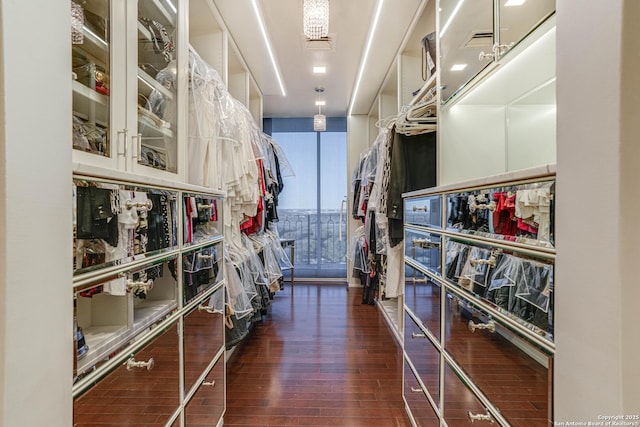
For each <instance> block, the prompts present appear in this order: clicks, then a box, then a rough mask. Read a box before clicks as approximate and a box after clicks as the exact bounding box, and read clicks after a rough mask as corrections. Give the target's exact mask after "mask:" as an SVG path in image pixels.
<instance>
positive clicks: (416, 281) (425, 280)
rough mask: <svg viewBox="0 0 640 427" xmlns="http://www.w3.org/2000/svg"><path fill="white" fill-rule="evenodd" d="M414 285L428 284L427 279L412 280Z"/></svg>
mask: <svg viewBox="0 0 640 427" xmlns="http://www.w3.org/2000/svg"><path fill="white" fill-rule="evenodd" d="M411 281H412V282H413V283H427V281H428V280H427V278H426V277H423V278H422V279H411Z"/></svg>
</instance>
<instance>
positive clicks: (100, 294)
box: [74, 257, 178, 376]
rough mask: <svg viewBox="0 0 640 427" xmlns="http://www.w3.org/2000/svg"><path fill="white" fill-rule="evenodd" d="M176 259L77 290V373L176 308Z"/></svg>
mask: <svg viewBox="0 0 640 427" xmlns="http://www.w3.org/2000/svg"><path fill="white" fill-rule="evenodd" d="M176 261H177V259H176V258H175V257H172V258H168V259H167V260H159V261H157V262H156V263H154V264H149V265H147V266H145V267H142V268H138V269H135V270H131V271H129V272H127V273H123V274H119V275H117V277H116V278H114V279H112V280H108V281H105V282H101V283H99V284H96V285H93V286H90V287H83V288H79V289H77V290H76V291H75V292H74V298H75V314H76V319H75V320H76V324H77V326H78V333H77V334H76V335H77V337H78V340H79V341H80V342H79V344H78V351H77V374H78V375H80V376H83V375H84V374H85V373H87V372H90V371H92V370H93V369H94V368H96V367H98V366H99V365H100V364H103V363H105V362H106V361H108V360H109V359H110V358H112V357H113V356H115V355H116V354H118V353H119V352H120V351H123V350H124V349H126V345H127V343H128V342H129V341H130V340H131V339H132V338H134V337H135V336H136V335H137V334H139V333H140V332H142V331H144V330H145V329H147V328H150V327H152V326H153V325H155V324H157V323H159V322H161V321H162V320H163V319H164V318H165V317H166V316H167V315H168V314H170V313H171V312H172V311H173V310H175V308H176V307H177V293H178V289H177V281H176V278H175V277H174V275H173V272H175V266H176ZM83 343H84V345H83Z"/></svg>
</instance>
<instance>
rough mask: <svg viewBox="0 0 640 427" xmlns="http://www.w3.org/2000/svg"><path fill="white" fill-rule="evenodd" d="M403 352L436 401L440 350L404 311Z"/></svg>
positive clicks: (438, 386) (437, 398) (437, 396)
mask: <svg viewBox="0 0 640 427" xmlns="http://www.w3.org/2000/svg"><path fill="white" fill-rule="evenodd" d="M404 352H405V353H406V355H407V358H408V359H409V360H411V363H412V364H413V367H414V368H415V369H416V371H417V374H418V376H419V377H420V380H421V381H422V383H423V384H424V386H425V387H426V388H427V391H428V392H429V394H430V395H431V397H432V398H433V400H434V401H435V402H436V403H438V402H439V396H440V352H439V351H438V349H437V348H436V347H434V345H433V343H431V341H430V340H429V338H427V337H426V335H425V333H424V331H422V330H421V329H420V327H419V326H418V325H417V324H416V323H415V321H414V320H413V318H412V317H411V316H409V314H408V313H407V312H406V311H405V314H404Z"/></svg>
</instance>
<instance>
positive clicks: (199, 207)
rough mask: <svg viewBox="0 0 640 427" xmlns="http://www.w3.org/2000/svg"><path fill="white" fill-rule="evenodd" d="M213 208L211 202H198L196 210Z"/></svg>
mask: <svg viewBox="0 0 640 427" xmlns="http://www.w3.org/2000/svg"><path fill="white" fill-rule="evenodd" d="M213 208H214V205H213V204H211V205H201V204H198V210H199V211H201V210H204V209H213Z"/></svg>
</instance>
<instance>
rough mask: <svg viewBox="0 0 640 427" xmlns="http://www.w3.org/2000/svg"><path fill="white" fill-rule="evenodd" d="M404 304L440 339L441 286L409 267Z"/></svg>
mask: <svg viewBox="0 0 640 427" xmlns="http://www.w3.org/2000/svg"><path fill="white" fill-rule="evenodd" d="M408 270H409V271H410V272H411V273H410V275H409V276H407V277H405V290H404V304H405V305H406V306H407V308H408V309H409V310H411V311H412V312H413V314H414V315H415V316H416V317H418V319H419V320H420V321H421V322H422V324H423V325H424V326H425V327H426V328H427V329H429V331H431V333H432V334H433V335H434V336H435V337H436V338H438V339H440V285H439V284H438V283H436V282H435V281H433V280H431V279H429V278H428V277H426V276H425V275H424V274H422V273H421V272H419V271H417V270H415V269H413V268H411V267H408Z"/></svg>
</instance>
